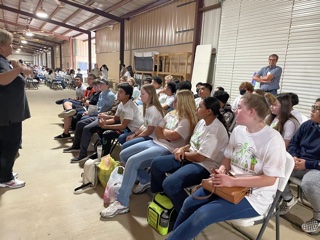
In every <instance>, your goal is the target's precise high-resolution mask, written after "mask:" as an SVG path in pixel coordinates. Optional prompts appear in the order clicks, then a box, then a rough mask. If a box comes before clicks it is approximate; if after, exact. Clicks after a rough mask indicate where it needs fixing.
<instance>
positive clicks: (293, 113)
mask: <svg viewBox="0 0 320 240" xmlns="http://www.w3.org/2000/svg"><path fill="white" fill-rule="evenodd" d="M291 114H292V115H293V116H294V117H295V118H296V119H297V120H298V122H299V123H300V124H302V123H303V119H302V115H301V113H300V112H299V111H298V110H296V109H292V111H291Z"/></svg>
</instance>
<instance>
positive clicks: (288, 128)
mask: <svg viewBox="0 0 320 240" xmlns="http://www.w3.org/2000/svg"><path fill="white" fill-rule="evenodd" d="M278 122H279V119H278V117H275V118H274V119H273V121H272V123H271V125H270V126H271V127H272V128H274V127H275V126H276V125H277V123H278ZM299 126H300V125H299V124H298V122H297V121H296V124H295V123H294V122H293V121H292V120H291V119H289V120H288V121H286V122H285V123H284V125H283V133H282V137H283V139H285V140H291V138H292V137H293V135H294V134H295V133H296V131H297V130H298V128H299Z"/></svg>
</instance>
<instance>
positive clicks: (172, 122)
mask: <svg viewBox="0 0 320 240" xmlns="http://www.w3.org/2000/svg"><path fill="white" fill-rule="evenodd" d="M177 123H178V119H176V118H175V117H174V116H172V117H169V118H168V121H167V122H166V126H165V128H166V129H169V130H173V129H175V127H176V125H177Z"/></svg>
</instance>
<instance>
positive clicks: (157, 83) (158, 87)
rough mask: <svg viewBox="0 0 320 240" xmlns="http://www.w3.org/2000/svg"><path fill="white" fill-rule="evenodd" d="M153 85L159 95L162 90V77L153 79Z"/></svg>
mask: <svg viewBox="0 0 320 240" xmlns="http://www.w3.org/2000/svg"><path fill="white" fill-rule="evenodd" d="M152 85H153V86H154V87H155V89H156V92H157V94H158V95H159V94H160V92H161V90H162V89H163V88H162V78H161V77H160V76H154V77H152Z"/></svg>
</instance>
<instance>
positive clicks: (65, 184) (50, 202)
mask: <svg viewBox="0 0 320 240" xmlns="http://www.w3.org/2000/svg"><path fill="white" fill-rule="evenodd" d="M27 95H28V99H29V104H30V108H31V113H32V118H31V119H29V120H27V121H25V122H24V124H23V144H22V145H23V149H22V150H20V157H19V158H18V159H17V161H16V163H15V166H14V171H15V172H18V173H19V178H20V179H21V180H25V181H26V182H27V184H26V186H25V187H24V188H22V189H16V190H7V189H0V240H16V239H22V240H24V239H41V240H42V239H77V240H82V239H86V240H87V239H108V240H118V239H123V240H131V239H137V240H161V239H165V237H164V236H161V235H159V234H158V233H156V232H155V231H154V230H153V229H152V228H151V227H149V226H148V224H147V221H146V215H147V203H148V202H149V201H150V200H151V197H150V195H149V194H147V193H145V194H142V195H138V196H135V195H133V196H131V201H130V210H131V212H130V213H128V214H124V215H119V216H117V217H115V218H113V219H111V220H104V219H101V218H100V215H99V212H100V211H101V210H102V209H103V207H104V206H103V200H102V194H103V189H102V187H101V186H100V185H98V186H97V188H96V189H94V190H91V191H88V192H86V193H83V194H81V195H74V194H73V189H74V188H75V187H77V186H79V185H80V184H81V177H80V174H81V172H82V169H81V166H79V165H78V164H70V158H71V157H72V154H70V153H62V149H63V148H65V147H68V146H70V145H71V142H70V141H69V142H68V141H55V140H53V137H54V136H56V135H58V134H60V133H62V126H61V124H62V122H61V119H59V118H58V117H57V114H58V113H60V112H61V111H62V107H61V106H59V105H56V104H55V103H54V102H55V100H57V99H61V98H66V97H73V96H74V95H75V93H74V91H71V90H63V91H62V90H57V91H53V90H50V89H49V88H48V87H46V86H44V85H41V86H40V87H39V90H27ZM114 154H115V156H114V157H115V158H117V151H115V153H114ZM288 217H289V218H290V219H292V220H293V221H294V222H296V223H298V224H301V223H302V222H303V221H304V220H308V219H309V218H311V211H310V209H308V208H306V207H304V206H301V205H296V206H295V207H294V209H293V210H292V211H291V212H290V213H289V214H288ZM274 227H275V224H274V221H273V220H272V221H270V223H269V225H268V228H267V230H266V232H265V234H264V237H263V239H268V240H269V239H275V231H274ZM258 229H259V228H258V227H257V226H255V227H249V228H245V229H244V231H246V232H248V233H250V234H253V235H255V234H257V232H258ZM280 234H281V239H288V240H289V239H290V240H293V239H306V240H308V239H320V237H319V236H310V235H308V234H305V233H303V232H301V230H300V229H299V228H298V227H296V226H295V225H293V224H291V223H289V222H288V221H286V220H284V219H283V218H281V233H280ZM208 239H210V240H211V239H233V240H237V239H247V238H246V237H244V236H243V235H241V234H239V233H238V232H236V231H235V230H234V229H233V228H232V227H230V226H229V225H228V224H226V223H221V224H214V225H211V226H210V227H208V228H207V229H206V230H205V231H203V232H202V233H201V234H200V235H199V236H198V237H197V240H208Z"/></svg>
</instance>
